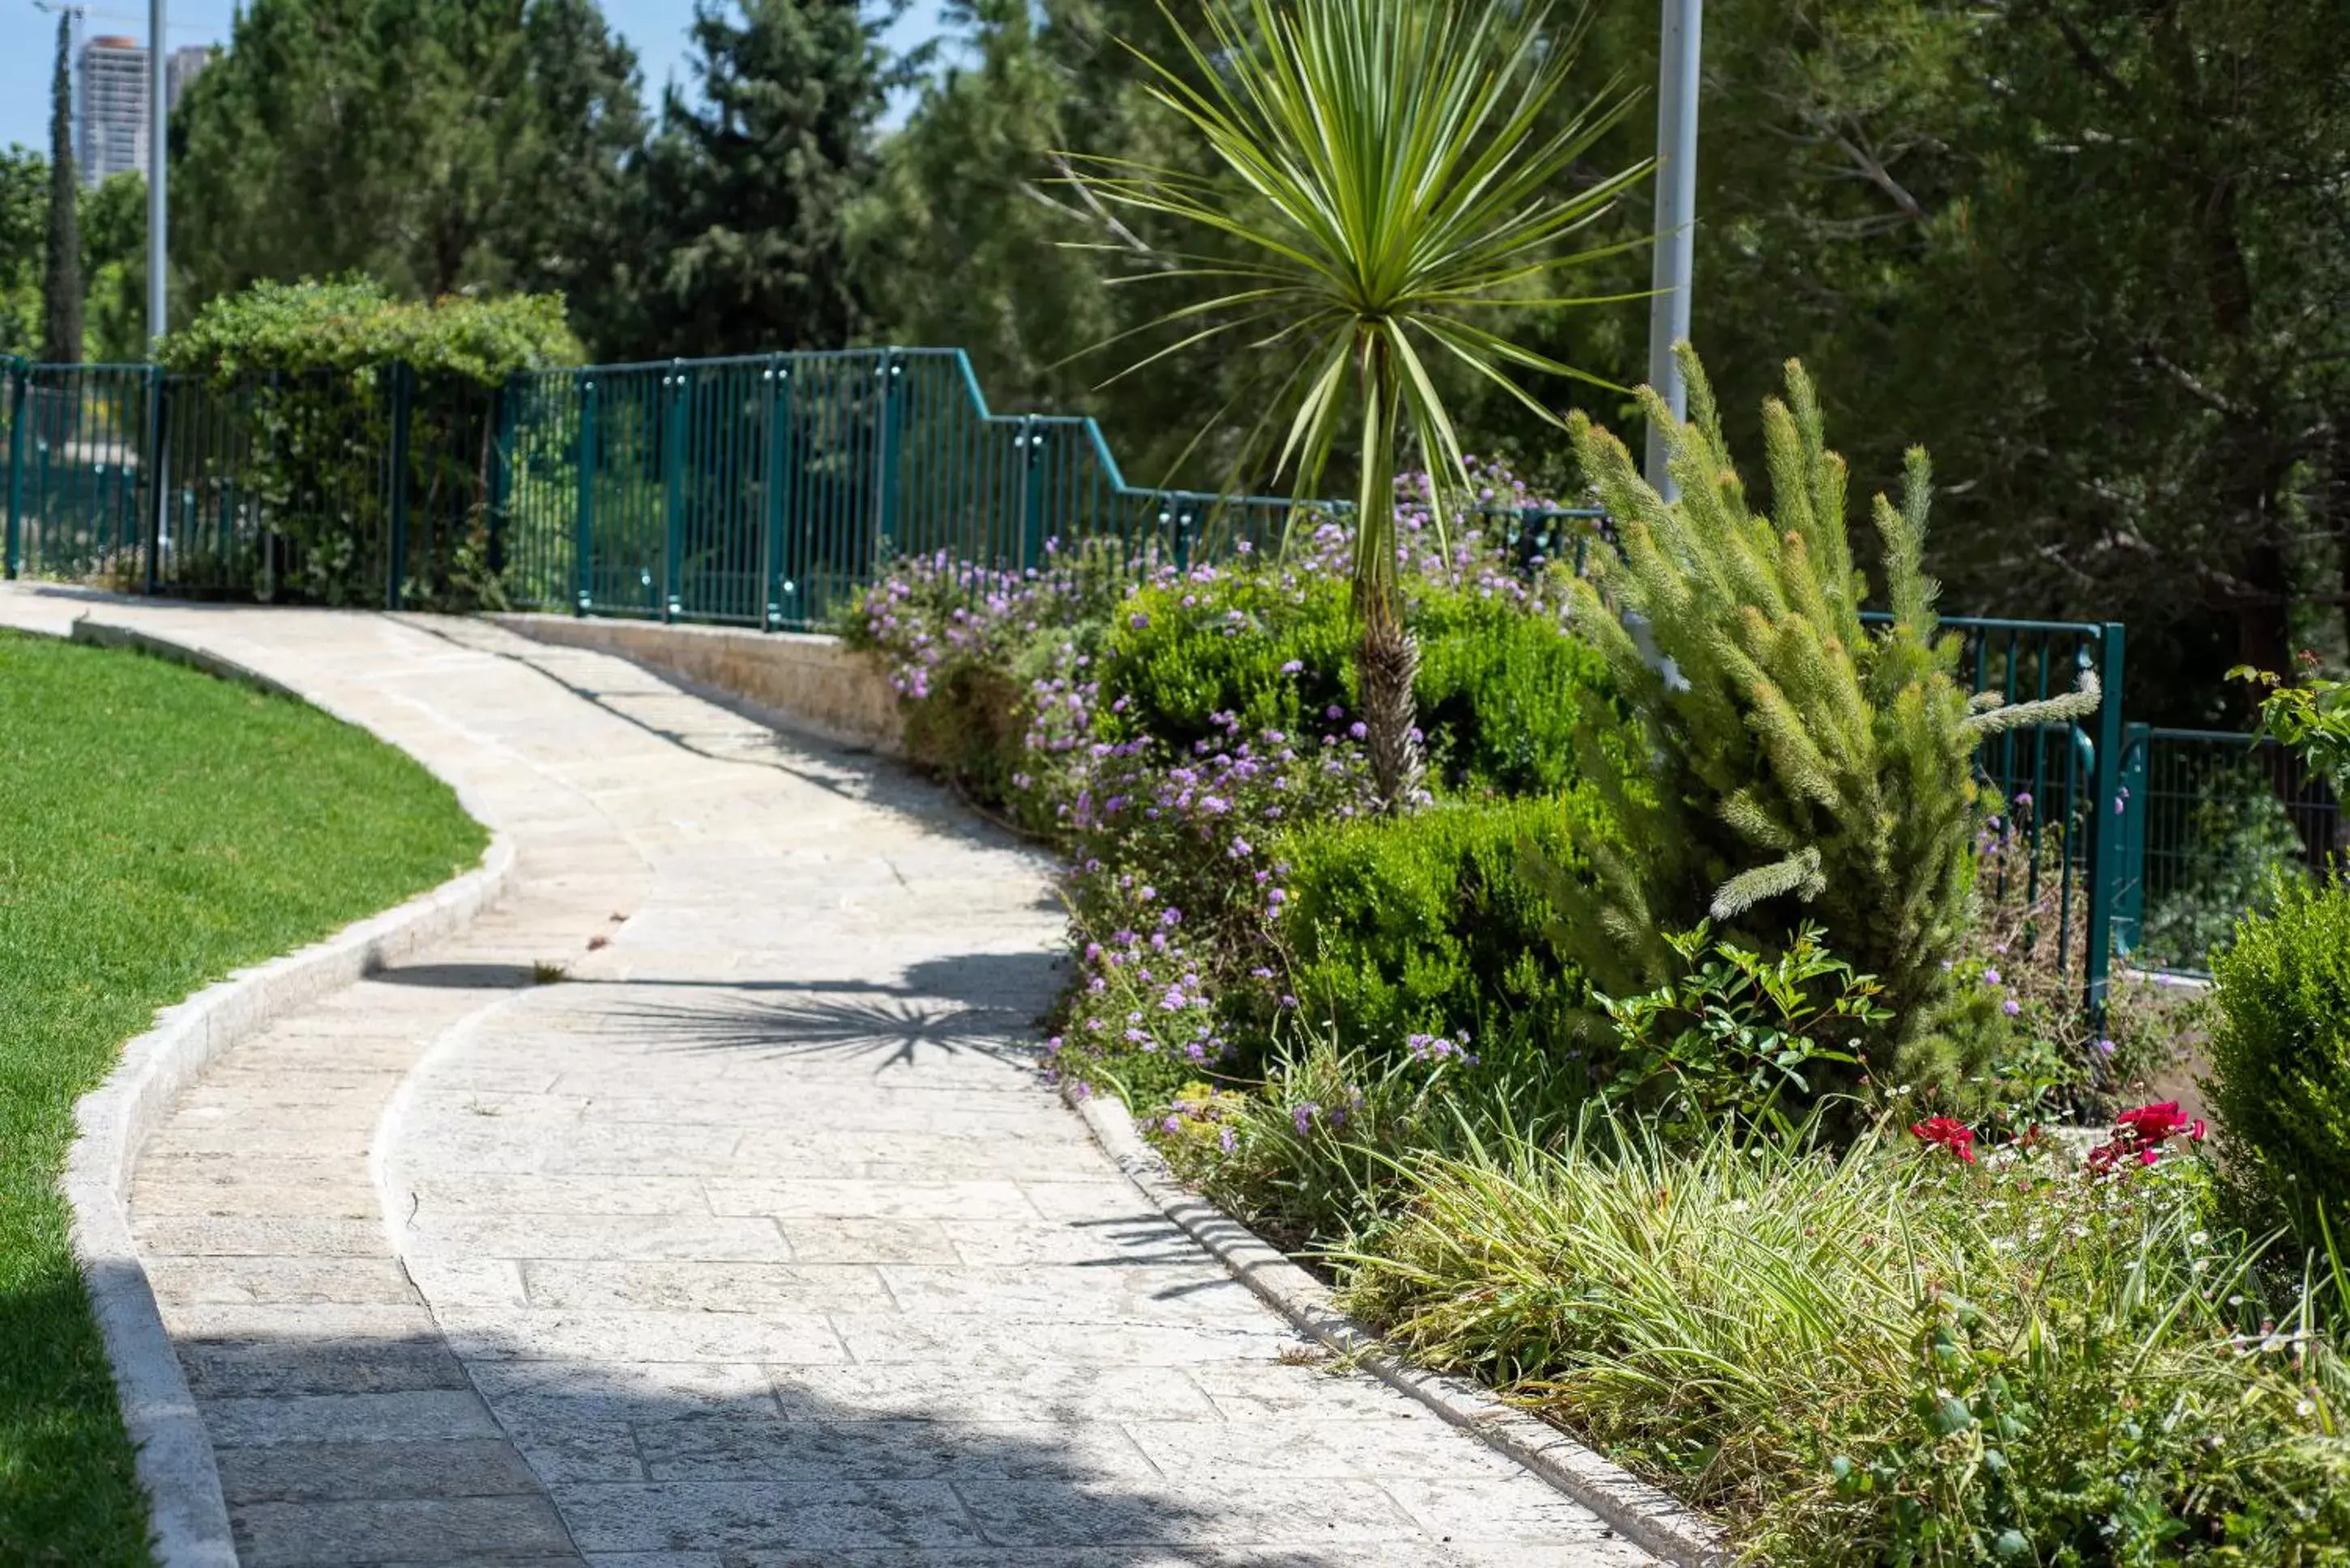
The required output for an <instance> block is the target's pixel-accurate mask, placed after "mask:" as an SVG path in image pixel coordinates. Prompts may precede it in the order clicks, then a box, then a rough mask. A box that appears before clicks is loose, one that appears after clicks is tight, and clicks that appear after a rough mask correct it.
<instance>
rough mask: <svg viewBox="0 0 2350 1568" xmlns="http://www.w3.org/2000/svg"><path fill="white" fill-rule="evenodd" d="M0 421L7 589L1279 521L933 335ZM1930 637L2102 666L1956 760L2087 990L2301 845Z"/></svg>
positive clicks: (2147, 956) (1255, 527) (2189, 754)
mask: <svg viewBox="0 0 2350 1568" xmlns="http://www.w3.org/2000/svg"><path fill="white" fill-rule="evenodd" d="M0 421H5V422H0V462H5V506H6V512H5V529H6V537H5V563H6V567H7V571H8V574H9V575H10V576H16V575H17V574H18V573H20V572H28V573H33V574H36V575H41V576H63V577H69V578H78V579H83V580H96V581H101V582H105V583H108V584H109V585H111V586H114V587H123V588H129V589H144V590H145V591H149V592H159V593H173V594H182V595H198V596H218V597H257V598H262V599H270V600H279V601H299V602H313V603H328V604H380V605H383V606H387V607H394V608H397V607H402V606H414V607H444V608H466V607H473V606H475V605H478V604H482V603H508V604H513V605H516V606H521V607H533V608H540V609H557V610H565V611H568V612H570V613H573V614H579V615H607V616H630V617H643V618H659V619H668V620H695V621H710V622H718V623H723V624H729V625H736V626H753V627H762V628H769V629H782V628H810V627H816V626H820V625H823V624H826V623H827V620H828V619H829V618H831V617H832V616H833V615H835V614H836V613H837V611H838V610H840V609H841V608H842V607H844V606H845V605H846V604H847V601H848V600H849V599H850V598H851V597H852V596H853V595H854V594H855V593H856V592H857V591H858V588H860V587H862V586H864V585H865V584H866V583H868V582H869V581H870V580H871V579H872V577H873V576H874V575H875V573H876V572H877V570H878V569H879V568H880V566H881V565H882V564H883V563H884V562H885V561H886V560H887V559H888V558H889V556H890V555H892V554H894V553H899V552H904V553H916V554H929V553H935V552H944V553H946V554H947V555H949V556H952V557H955V558H958V559H967V560H972V561H976V562H982V563H985V564H987V565H989V566H997V567H1008V568H1012V569H1028V568H1041V567H1042V566H1045V563H1046V561H1047V559H1048V546H1052V547H1056V548H1059V549H1063V550H1067V549H1072V548H1076V547H1081V546H1084V545H1088V544H1094V543H1099V544H1101V545H1105V546H1107V547H1108V548H1110V549H1112V550H1113V551H1114V552H1116V553H1117V554H1118V555H1119V556H1121V557H1123V558H1128V559H1135V558H1141V557H1146V556H1148V557H1151V558H1156V559H1159V560H1162V561H1169V562H1172V563H1174V564H1176V565H1178V566H1189V565H1191V563H1193V562H1194V561H1197V560H1204V559H1211V558H1216V557H1219V556H1223V555H1225V554H1227V553H1229V552H1231V551H1232V550H1233V549H1234V548H1236V547H1237V546H1239V545H1242V544H1243V543H1246V544H1248V545H1252V546H1256V547H1267V546H1270V545H1273V544H1274V543H1275V542H1276V541H1277V540H1278V539H1279V538H1280V536H1281V535H1282V534H1283V533H1284V530H1285V529H1286V527H1287V525H1288V523H1289V518H1290V513H1291V511H1292V504H1291V503H1290V502H1288V501H1287V500H1285V499H1279V498H1272V497H1263V496H1218V495H1213V494H1210V493H1201V492H1196V491H1183V490H1167V489H1151V488H1147V487H1140V486H1136V485H1133V484H1130V483H1128V481H1127V479H1126V478H1125V476H1124V474H1123V473H1122V472H1120V471H1119V468H1118V462H1117V461H1116V459H1115V458H1114V457H1113V455H1112V454H1111V452H1110V451H1109V448H1108V446H1107V442H1106V441H1104V440H1103V437H1102V433H1101V431H1100V429H1099V427H1097V425H1096V424H1095V423H1094V422H1093V421H1091V420H1088V419H1082V418H1076V417H1070V416H1060V415H1020V414H1000V413H997V412H995V411H993V410H992V409H991V408H990V407H989V405H988V403H987V400H986V399H985V397H984V396H983V393H982V391H981V389H980V388H979V385H978V382H977V380H976V379H975V378H974V377H973V375H972V369H971V364H970V361H969V359H968V358H966V357H965V356H964V355H963V354H962V352H961V351H959V350H953V349H932V348H876V349H858V350H849V351H844V352H837V353H799V354H774V355H763V356H754V357H744V358H722V359H697V360H672V361H668V362H665V363H651V364H637V365H598V366H590V367H587V368H584V369H567V370H549V371H541V372H535V373H530V374H525V375H521V376H516V377H515V378H513V379H510V380H509V381H508V382H507V383H506V384H505V385H504V386H503V387H495V388H483V387H479V386H475V385H473V384H470V383H464V382H458V381H420V379H418V378H417V377H415V376H414V375H413V374H411V372H410V371H409V370H408V369H406V368H405V367H402V366H388V367H381V368H378V369H369V370H362V371H359V372H354V373H342V374H319V375H307V376H299V377H252V378H246V379H241V380H237V381H234V382H231V383H225V384H224V383H218V382H213V381H208V380H203V379H195V378H189V377H182V376H173V375H168V374H165V373H163V372H162V371H161V370H160V369H156V368H154V367H151V366H145V365H128V366H125V365H113V366H106V365H101V366H48V365H28V364H25V363H22V362H16V361H0ZM1597 517H1598V514H1596V512H1593V511H1590V510H1587V509H1572V508H1570V509H1557V508H1536V509H1531V510H1527V511H1523V512H1513V513H1505V514H1500V515H1498V516H1496V517H1494V518H1492V520H1491V521H1490V523H1489V526H1490V527H1492V528H1493V529H1494V530H1495V531H1496V532H1498V533H1499V534H1501V535H1502V536H1503V538H1504V540H1505V542H1507V543H1508V544H1509V545H1511V547H1512V548H1513V550H1514V551H1515V552H1516V553H1517V554H1518V556H1520V558H1521V559H1522V560H1523V561H1528V562H1531V561H1533V560H1535V559H1538V558H1559V557H1564V556H1568V555H1569V553H1570V552H1572V553H1573V558H1574V559H1575V562H1576V564H1577V566H1580V563H1581V551H1582V549H1583V547H1584V545H1585V544H1586V542H1587V540H1588V539H1589V538H1590V536H1591V534H1592V527H1593V522H1594V520H1595V519H1596V518H1597ZM1944 625H1945V626H1946V627H1947V628H1950V629H1951V630H1953V631H1956V632H1958V633H1960V635H1961V636H1962V637H1963V638H1964V639H1965V651H1964V655H1963V657H1964V660H1965V669H1964V671H1963V673H1964V675H1965V676H1966V678H1967V679H1969V680H1970V681H1971V682H1972V683H1973V685H1974V687H1975V688H1976V689H1978V690H1995V691H2000V692H2002V694H2003V695H2004V696H2006V697H2007V698H2008V699H2009V700H2011V701H2026V700H2030V699H2033V698H2037V697H2045V696H2050V695H2054V694H2055V693H2057V692H2059V691H2067V690H2070V689H2072V687H2073V686H2074V684H2075V682H2076V681H2077V680H2078V679H2079V675H2080V672H2081V671H2082V670H2095V671H2096V672H2097V673H2098V674H2099V676H2100V678H2101V679H2102V680H2103V681H2104V683H2105V690H2106V701H2105V703H2104V705H2103V706H2102V708H2101V710H2100V711H2099V712H2098V713H2097V714H2096V715H2095V716H2094V718H2093V719H2092V720H2090V721H2088V722H2084V723H2081V724H2059V725H2043V726H2038V727H2035V728H2032V729H2027V730H2023V731H2020V732H2011V733H2009V734H2006V735H2002V736H2001V737H1999V738H1998V739H1996V740H1995V741H1993V742H1991V743H1990V744H1989V745H1988V746H1986V747H1985V748H1984V751H1983V753H1982V755H1981V766H1982V769H1983V772H1984V774H1985V776H1986V778H1987V779H1988V780H1989V782H1990V783H1991V784H1992V785H1993V786H1994V787H1996V788H1997V789H1998V790H1999V791H2000V793H2001V794H2002V797H2003V798H2005V799H2007V800H2010V801H2012V802H2019V803H2020V802H2022V801H2023V800H2025V799H2026V798H2027V797H2028V799H2029V802H2030V805H2029V807H2028V808H2027V809H2025V810H2023V811H2022V812H2021V813H2020V815H2019V818H2018V820H2019V821H2020V822H2021V823H2022V825H2023V830H2024V831H2025V832H2026V833H2027V834H2028V835H2029V836H2030V837H2031V841H2032V845H2033V848H2034V851H2035V852H2034V853H2033V855H2032V856H2030V857H2028V861H2029V866H2030V869H2029V870H2027V871H2025V872H2023V873H2022V874H2023V875H2026V876H2029V877H2033V878H2035V879H2036V878H2039V877H2043V876H2050V875H2053V876H2054V877H2057V878H2058V879H2059V880H2058V885H2057V888H2056V889H2055V892H2056V906H2057V910H2058V915H2059V918H2057V919H2055V920H2054V931H2053V933H2052V940H2054V941H2056V942H2057V943H2058V944H2059V956H2060V958H2061V959H2062V960H2063V961H2064V963H2065V964H2066V966H2067V967H2071V966H2072V965H2074V963H2077V964H2078V965H2079V966H2080V970H2081V972H2082V974H2083V975H2084V980H2085V988H2086V991H2087V993H2088V995H2089V998H2090V1000H2091V1001H2092V1002H2093V1003H2094V1002H2100V1001H2102V998H2103V994H2104V990H2105V986H2106V975H2107V973H2108V972H2109V971H2110V969H2111V967H2112V964H2113V961H2114V957H2115V952H2114V948H2115V944H2116V942H2118V943H2119V944H2120V946H2121V948H2122V950H2124V951H2125V952H2126V953H2127V954H2128V955H2129V956H2130V957H2131V958H2132V959H2133V960H2135V961H2140V962H2148V963H2154V962H2160V963H2163V964H2168V965H2174V966H2179V967H2194V966H2195V965H2196V964H2198V963H2199V962H2200V961H2201V956H2202V953H2203V952H2204V950H2207V949H2208V945H2209V944H2208V942H2204V943H2201V944H2200V945H2199V944H2198V942H2197V941H2196V940H2194V929H2193V926H2194V922H2193V920H2192V919H2189V916H2188V915H2185V914H2181V913H2178V911H2179V910H2181V909H2187V908H2188V907H2189V905H2188V902H2182V900H2187V901H2191V898H2193V897H2203V896H2205V895H2206V894H2209V892H2210V888H2213V887H2215V886H2216V885H2217V882H2218V881H2225V880H2226V878H2227V877H2238V880H2239V881H2241V880H2242V877H2241V876H2238V871H2237V870H2235V869H2230V867H2241V865H2246V864H2250V861H2248V860H2247V859H2246V857H2247V856H2250V857H2251V858H2253V859H2257V858H2259V855H2260V854H2261V853H2266V852H2269V851H2272V852H2273V856H2272V857H2277V858H2291V857H2293V855H2294V854H2296V853H2298V854H2299V855H2300V856H2301V857H2303V858H2304V859H2308V858H2310V857H2317V856H2320V855H2321V853H2322V851H2321V850H2320V848H2319V845H2320V843H2321V841H2322V842H2323V843H2324V845H2325V846H2327V847H2330V846H2331V845H2332V842H2333V836H2334V832H2335V827H2334V823H2335V820H2336V819H2335V815H2334V804H2333V802H2332V799H2331V797H2330V795H2328V796H2324V797H2323V798H2322V799H2321V798H2319V796H2318V795H2316V794H2308V792H2309V791H2310V790H2311V789H2312V788H2314V787H2319V786H2311V785H2309V784H2307V783H2306V781H2301V782H2297V783H2291V784H2287V783H2283V782H2281V781H2282V775H2281V774H2276V772H2275V770H2276V769H2277V768H2278V767H2281V766H2282V765H2283V764H2282V763H2280V762H2278V761H2277V760H2276V759H2277V757H2278V756H2279V753H2274V752H2273V751H2269V752H2263V753H2251V751H2249V750H2241V751H2237V752H2231V753H2230V752H2227V747H2226V746H2225V745H2223V744H2222V743H2221V742H2222V741H2223V740H2227V739H2229V738H2215V737H2210V736H2202V735H2198V734H2194V733H2191V732H2176V731H2150V730H2145V729H2142V728H2131V729H2129V730H2127V732H2126V730H2125V726H2124V724H2123V722H2122V717H2121V712H2120V706H2119V703H2120V698H2119V693H2120V691H2121V685H2122V662H2123V654H2124V639H2123V634H2122V628H2120V627H2118V626H2115V625H2110V624H2095V623H2072V622H2042V621H2022V620H1994V619H1970V618H1951V619H1949V620H1946V621H1945V622H1944ZM2236 743H2238V744H2241V742H2236ZM2220 753H2227V754H2229V755H2232V756H2234V757H2236V758H2237V761H2238V762H2239V763H2242V762H2243V761H2244V759H2245V758H2248V757H2250V758H2256V759H2266V760H2265V761H2261V762H2259V763H2258V765H2259V766H2263V767H2267V768H2269V769H2270V773H2271V782H2272V784H2274V785H2275V787H2274V788H2272V790H2271V792H2270V794H2268V795H2261V794H2258V792H2257V791H2253V792H2250V793H2245V792H2240V793H2241V794H2243V797H2244V798H2245V799H2247V800H2259V799H2272V800H2274V801H2276V802H2279V803H2282V804H2281V805H2279V806H2278V807H2277V808H2276V809H2280V810H2282V811H2283V812H2284V813H2285V815H2286V816H2287V817H2289V818H2290V819H2291V825H2292V826H2291V834H2290V836H2291V837H2292V839H2293V844H2288V842H2287V835H2286V834H2285V833H2283V832H2282V831H2279V830H2278V829H2277V826H2276V824H2275V822H2274V821H2273V820H2271V819H2272V817H2273V812H2270V816H2269V817H2263V818H2261V821H2264V822H2267V824H2268V826H2266V827H2262V826H2261V822H2251V823H2250V825H2249V826H2247V820H2246V819H2244V818H2243V813H2242V812H2241V811H2239V812H2237V814H2236V815H2229V810H2233V809H2234V808H2228V809H2226V810H2223V809H2220V808H2216V807H2213V806H2211V805H2210V804H2209V797H2210V794H2211V791H2212V790H2213V789H2214V788H2217V787H2219V786H2218V785H2216V784H2213V782H2212V781H2214V780H2215V779H2220V778H2221V777H2222V774H2221V773H2220V772H2216V771H2214V769H2215V768H2216V766H2217V764H2214V763H2210V762H2209V761H2208V757H2210V756H2217V755H2220ZM2198 759H2205V760H2198ZM2247 765H2251V764H2247ZM2256 771H2257V770H2256ZM2226 776H2227V777H2230V778H2232V777H2234V776H2235V775H2234V774H2227V775H2226ZM2230 787H2233V786H2232V785H2231V786H2230ZM2295 791H2300V792H2302V794H2308V798H2307V799H2305V800H2304V799H2303V798H2302V794H2294V793H2293V792H2295ZM2243 809H2244V810H2245V811H2251V812H2252V813H2253V815H2255V816H2259V814H2260V813H2261V812H2262V811H2269V808H2267V807H2245V808H2243ZM2296 814H2298V815H2296ZM2321 817H2322V819H2323V820H2322V823H2321V822H2320V818H2321ZM2263 832H2265V833H2266V834H2267V837H2266V838H2265V839H2262V838H2260V836H2259V835H2260V834H2261V833H2263ZM2263 844H2264V845H2266V846H2267V849H2266V851H2263V850H2262V849H2261V846H2262V845H2263ZM2293 845H2297V846H2299V847H2298V849H2297V850H2296V849H2295V848H2294V847H2293ZM2246 875H2249V873H2246ZM2215 878H2216V879H2217V880H2216V881H2215ZM2230 886H2233V884H2230ZM2198 889H2202V890H2203V892H2201V893H2199V892H2198V891H2197V890H2198ZM2027 891H2032V892H2036V891H2037V884H2036V881H2035V885H2034V887H2033V888H2031V889H2027ZM2224 893H2225V889H2222V890H2221V894H2222V895H2224ZM2207 901H2208V900H2207ZM2221 901H2222V902H2224V897H2223V896H2222V897H2221ZM2076 910H2077V911H2078V912H2079V915H2080V917H2081V918H2079V919H2076V918H2075V911H2076ZM2076 933H2078V934H2076Z"/></svg>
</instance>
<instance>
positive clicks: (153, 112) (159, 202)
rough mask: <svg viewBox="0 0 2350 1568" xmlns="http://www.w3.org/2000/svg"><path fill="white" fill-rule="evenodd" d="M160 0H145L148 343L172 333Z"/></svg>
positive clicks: (168, 115) (167, 109)
mask: <svg viewBox="0 0 2350 1568" xmlns="http://www.w3.org/2000/svg"><path fill="white" fill-rule="evenodd" d="M163 10H164V0H147V344H148V348H150V349H152V348H153V347H154V344H155V340H156V339H157V338H159V337H162V336H163V334H164V333H165V332H167V331H169V330H170V329H171V325H172V323H171V305H170V301H169V297H168V288H167V286H168V283H169V279H168V278H167V277H166V275H165V273H164V267H165V265H166V264H167V263H168V262H169V260H170V259H171V241H170V236H169V235H168V234H166V233H165V227H166V224H165V219H164V213H165V210H166V209H165V204H164V201H163V197H164V190H163V182H164V180H165V178H166V173H165V171H166V167H167V165H168V164H169V162H170V161H171V146H170V137H169V134H168V127H169V126H170V124H171V119H172V107H171V103H170V101H169V98H168V93H169V88H170V85H171V84H170V78H169V74H168V73H169V63H170V51H169V47H168V46H167V45H166V44H165V43H164V31H163V25H164V23H163Z"/></svg>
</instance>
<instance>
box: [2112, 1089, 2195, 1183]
mask: <svg viewBox="0 0 2350 1568" xmlns="http://www.w3.org/2000/svg"><path fill="white" fill-rule="evenodd" d="M2209 1132H2210V1128H2208V1127H2205V1126H2204V1125H2203V1121H2202V1118H2201V1117H2197V1118H2196V1119H2195V1120H2193V1121H2191V1122H2190V1121H2189V1120H2188V1119H2187V1118H2186V1117H2185V1116H2182V1115H2180V1114H2179V1110H2178V1101H2177V1100H2164V1101H2162V1102H2160V1103H2159V1104H2157V1105H2151V1106H2138V1107H2137V1108H2136V1109H2135V1110H2127V1111H2124V1112H2123V1113H2122V1114H2121V1115H2120V1116H2118V1117H2116V1119H2115V1123H2114V1137H2113V1141H2112V1142H2111V1143H2103V1144H2099V1145H2098V1146H2097V1147H2095V1148H2093V1149H2091V1150H2090V1151H2089V1168H2090V1169H2091V1170H2093V1171H2095V1172H2096V1173H2097V1174H2098V1175H2099V1176H2103V1175H2105V1174H2106V1172H2107V1171H2109V1170H2111V1169H2113V1168H2114V1167H2115V1166H2116V1164H2118V1163H2119V1162H2120V1161H2121V1159H2122V1158H2123V1157H2124V1156H2125V1155H2136V1156H2137V1162H2138V1164H2139V1165H2140V1166H2141V1167H2145V1166H2149V1165H2152V1164H2153V1163H2154V1162H2155V1161H2156V1160H2158V1159H2160V1158H2162V1146H2163V1144H2164V1143H2165V1142H2166V1141H2167V1140H2168V1139H2169V1138H2171V1137H2176V1136H2178V1134H2181V1133H2184V1134H2185V1135H2186V1136H2187V1140H2188V1141H2189V1143H2201V1142H2202V1141H2203V1139H2204V1137H2206V1136H2207V1135H2208V1134H2209Z"/></svg>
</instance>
